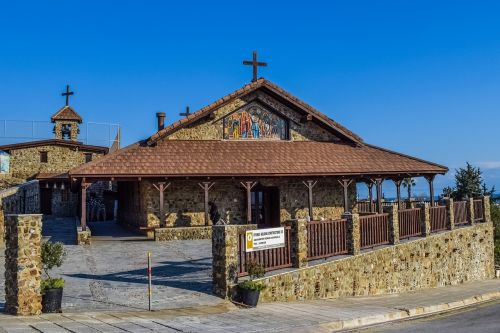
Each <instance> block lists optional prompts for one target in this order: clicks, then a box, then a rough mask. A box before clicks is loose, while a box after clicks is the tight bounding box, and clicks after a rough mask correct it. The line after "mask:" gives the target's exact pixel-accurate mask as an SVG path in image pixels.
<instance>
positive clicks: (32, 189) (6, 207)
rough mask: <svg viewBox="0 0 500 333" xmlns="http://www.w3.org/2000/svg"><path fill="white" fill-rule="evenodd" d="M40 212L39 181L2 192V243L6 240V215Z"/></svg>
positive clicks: (0, 208) (0, 234)
mask: <svg viewBox="0 0 500 333" xmlns="http://www.w3.org/2000/svg"><path fill="white" fill-rule="evenodd" d="M39 212H40V188H39V183H38V181H37V180H32V181H29V182H27V183H24V184H21V185H18V186H14V187H11V188H8V189H5V190H3V191H0V243H1V242H3V240H4V235H5V228H4V223H5V219H4V215H5V214H35V213H39Z"/></svg>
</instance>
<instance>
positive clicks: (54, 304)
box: [42, 288, 63, 313]
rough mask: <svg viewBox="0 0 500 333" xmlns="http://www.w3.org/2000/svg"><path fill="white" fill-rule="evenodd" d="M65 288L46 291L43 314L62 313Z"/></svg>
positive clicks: (43, 299) (43, 297)
mask: <svg viewBox="0 0 500 333" xmlns="http://www.w3.org/2000/svg"><path fill="white" fill-rule="evenodd" d="M62 295H63V288H51V289H45V291H44V294H43V295H42V312H43V313H51V312H61V303H62Z"/></svg>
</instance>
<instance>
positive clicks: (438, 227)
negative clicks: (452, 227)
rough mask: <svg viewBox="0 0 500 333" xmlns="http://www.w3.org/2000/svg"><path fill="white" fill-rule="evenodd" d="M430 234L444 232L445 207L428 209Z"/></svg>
mask: <svg viewBox="0 0 500 333" xmlns="http://www.w3.org/2000/svg"><path fill="white" fill-rule="evenodd" d="M429 215H430V222H431V232H438V231H442V230H446V207H445V206H434V207H430V208H429Z"/></svg>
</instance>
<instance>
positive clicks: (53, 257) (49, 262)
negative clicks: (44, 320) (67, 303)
mask: <svg viewBox="0 0 500 333" xmlns="http://www.w3.org/2000/svg"><path fill="white" fill-rule="evenodd" d="M65 257H66V250H65V249H64V246H63V244H62V243H59V242H57V243H52V242H44V243H42V269H43V272H44V273H45V275H46V276H47V278H46V279H43V280H42V312H44V313H48V312H61V303H62V295H63V287H64V280H63V279H62V278H52V277H51V276H50V275H49V271H50V270H51V269H52V268H54V267H61V265H62V263H63V261H64V259H65Z"/></svg>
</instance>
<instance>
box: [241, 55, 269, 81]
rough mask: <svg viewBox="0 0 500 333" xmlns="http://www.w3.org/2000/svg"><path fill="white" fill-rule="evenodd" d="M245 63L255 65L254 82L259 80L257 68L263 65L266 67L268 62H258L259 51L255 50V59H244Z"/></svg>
mask: <svg viewBox="0 0 500 333" xmlns="http://www.w3.org/2000/svg"><path fill="white" fill-rule="evenodd" d="M243 65H252V67H253V79H252V82H255V81H257V68H258V67H259V66H261V67H266V66H267V62H258V61H257V51H253V59H252V61H250V60H243Z"/></svg>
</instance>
